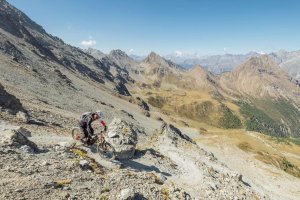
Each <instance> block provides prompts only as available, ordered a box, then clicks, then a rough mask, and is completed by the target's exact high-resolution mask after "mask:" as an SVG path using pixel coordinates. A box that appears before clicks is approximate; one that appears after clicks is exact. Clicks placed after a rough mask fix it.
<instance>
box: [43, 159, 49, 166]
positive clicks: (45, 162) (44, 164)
mask: <svg viewBox="0 0 300 200" xmlns="http://www.w3.org/2000/svg"><path fill="white" fill-rule="evenodd" d="M41 165H42V166H48V165H50V163H49V162H48V161H46V160H45V161H43V162H42V163H41Z"/></svg>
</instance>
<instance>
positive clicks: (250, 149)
mask: <svg viewBox="0 0 300 200" xmlns="http://www.w3.org/2000/svg"><path fill="white" fill-rule="evenodd" d="M238 148H240V149H241V150H243V151H245V152H253V150H254V149H253V147H252V146H251V145H250V144H249V143H248V142H241V143H239V144H238Z"/></svg>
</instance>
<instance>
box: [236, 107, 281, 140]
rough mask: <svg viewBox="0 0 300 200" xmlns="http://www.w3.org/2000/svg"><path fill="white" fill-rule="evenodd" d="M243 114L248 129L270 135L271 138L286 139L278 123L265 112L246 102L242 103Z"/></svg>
mask: <svg viewBox="0 0 300 200" xmlns="http://www.w3.org/2000/svg"><path fill="white" fill-rule="evenodd" d="M239 105H240V109H241V113H242V114H243V115H244V116H245V118H246V122H245V126H246V129H247V130H249V131H257V132H260V133H265V134H269V135H271V136H280V137H284V136H285V135H284V133H283V132H282V129H281V127H280V125H278V123H276V121H274V120H273V119H272V118H270V117H269V116H268V115H267V114H266V113H265V112H264V111H262V110H260V109H259V108H257V107H256V106H254V105H250V104H249V103H246V102H240V103H239Z"/></svg>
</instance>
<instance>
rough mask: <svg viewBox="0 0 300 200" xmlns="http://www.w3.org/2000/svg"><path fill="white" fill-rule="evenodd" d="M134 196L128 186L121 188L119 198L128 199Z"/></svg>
mask: <svg viewBox="0 0 300 200" xmlns="http://www.w3.org/2000/svg"><path fill="white" fill-rule="evenodd" d="M133 198H134V192H133V191H132V189H130V188H126V189H123V190H121V193H120V199H122V200H130V199H133Z"/></svg>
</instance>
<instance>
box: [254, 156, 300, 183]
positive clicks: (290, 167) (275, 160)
mask: <svg viewBox="0 0 300 200" xmlns="http://www.w3.org/2000/svg"><path fill="white" fill-rule="evenodd" d="M255 157H256V158H257V159H258V160H260V161H262V162H264V163H266V164H270V165H274V166H275V167H277V168H279V169H282V170H284V171H285V172H287V173H289V174H291V175H293V176H295V177H298V178H300V168H299V167H298V166H296V165H294V164H292V163H291V162H290V161H288V160H287V159H286V157H283V156H278V155H271V154H269V153H268V152H264V151H258V152H257V155H256V156H255Z"/></svg>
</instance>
